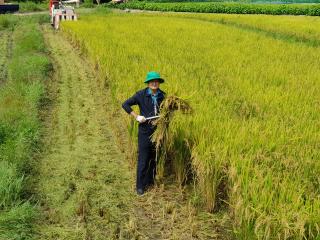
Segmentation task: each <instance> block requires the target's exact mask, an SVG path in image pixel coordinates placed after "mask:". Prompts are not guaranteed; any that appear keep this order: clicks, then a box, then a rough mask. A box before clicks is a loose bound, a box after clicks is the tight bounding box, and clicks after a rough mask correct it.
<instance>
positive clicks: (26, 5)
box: [19, 1, 49, 13]
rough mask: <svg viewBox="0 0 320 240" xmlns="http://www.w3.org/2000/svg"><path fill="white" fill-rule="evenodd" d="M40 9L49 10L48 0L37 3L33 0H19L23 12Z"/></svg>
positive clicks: (20, 10)
mask: <svg viewBox="0 0 320 240" xmlns="http://www.w3.org/2000/svg"><path fill="white" fill-rule="evenodd" d="M39 11H48V12H49V3H48V2H46V1H45V2H42V3H35V2H32V1H26V2H19V12H21V13H26V12H39Z"/></svg>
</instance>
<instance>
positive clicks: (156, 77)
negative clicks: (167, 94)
mask: <svg viewBox="0 0 320 240" xmlns="http://www.w3.org/2000/svg"><path fill="white" fill-rule="evenodd" d="M152 80H159V82H160V83H164V79H162V78H161V77H160V74H159V73H157V72H148V73H147V77H146V80H145V81H144V82H145V83H148V82H150V81H152Z"/></svg>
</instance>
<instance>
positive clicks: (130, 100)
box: [122, 93, 146, 123]
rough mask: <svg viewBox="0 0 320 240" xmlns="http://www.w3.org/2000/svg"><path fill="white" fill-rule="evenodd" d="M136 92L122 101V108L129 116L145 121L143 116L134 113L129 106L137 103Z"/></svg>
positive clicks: (141, 121)
mask: <svg viewBox="0 0 320 240" xmlns="http://www.w3.org/2000/svg"><path fill="white" fill-rule="evenodd" d="M137 95H138V94H137V93H136V94H135V95H133V96H132V97H130V98H128V99H127V100H126V101H124V103H123V104H122V108H123V109H124V110H125V111H126V112H127V113H128V114H130V115H131V116H133V117H134V118H135V119H136V120H137V121H138V122H140V123H143V122H145V121H146V119H145V117H144V116H140V115H138V114H136V113H135V112H134V111H133V109H132V108H131V106H133V105H138V104H139V101H138V96H137Z"/></svg>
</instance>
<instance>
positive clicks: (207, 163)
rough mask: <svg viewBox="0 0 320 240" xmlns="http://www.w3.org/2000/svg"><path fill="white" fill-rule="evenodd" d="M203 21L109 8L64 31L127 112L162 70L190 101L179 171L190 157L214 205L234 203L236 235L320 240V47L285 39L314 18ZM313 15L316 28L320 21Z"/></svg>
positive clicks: (180, 120)
mask: <svg viewBox="0 0 320 240" xmlns="http://www.w3.org/2000/svg"><path fill="white" fill-rule="evenodd" d="M191 16H192V17H193V18H194V19H190V18H191ZM201 17H204V16H203V15H199V14H198V15H197V14H193V15H192V14H163V13H161V14H157V15H155V14H134V15H133V14H108V15H107V16H101V15H100V16H98V15H97V16H87V17H86V18H84V19H83V20H80V21H78V22H65V23H63V25H62V28H63V31H64V32H66V33H67V34H68V35H69V36H70V37H71V38H72V39H73V40H74V41H75V42H78V44H79V46H80V47H81V48H82V49H83V51H84V52H86V53H87V54H88V55H89V57H90V58H91V59H92V61H94V63H95V65H96V66H98V68H99V69H100V72H101V74H103V75H104V76H105V77H106V78H107V79H108V84H109V86H110V88H111V92H112V96H113V101H114V104H115V105H116V106H118V107H119V108H120V105H121V102H122V101H123V100H124V99H126V98H127V97H129V96H130V95H132V94H133V93H134V92H135V91H136V90H137V89H139V88H142V87H144V85H143V84H142V80H143V79H144V76H145V74H146V72H147V71H150V70H158V71H160V73H162V74H163V76H164V78H165V79H166V80H167V81H166V84H164V85H163V88H164V90H165V91H166V92H167V93H168V94H169V95H171V94H175V95H178V96H182V97H183V98H186V99H188V101H189V102H190V103H191V106H192V108H193V109H194V114H193V115H192V116H188V117H186V116H184V115H181V114H176V115H175V117H174V119H173V121H172V122H171V123H170V129H169V130H170V134H171V135H170V137H169V139H171V141H172V142H171V143H172V144H171V148H169V151H171V153H173V155H172V156H171V157H173V160H174V162H175V168H176V173H177V174H179V172H183V168H185V167H186V166H185V165H184V164H185V163H186V162H188V161H185V160H186V159H185V158H186V157H188V155H191V160H192V171H193V172H194V173H195V177H196V182H197V187H196V189H197V191H199V192H200V193H201V195H202V200H203V201H204V203H205V205H206V207H207V208H208V210H210V211H216V212H219V211H220V210H221V209H223V206H224V205H225V204H223V202H226V205H227V206H228V208H229V212H230V217H231V219H232V221H233V226H234V234H235V235H236V238H237V239H317V237H318V236H319V225H320V218H319V216H320V212H319V211H320V207H319V206H320V198H319V183H320V179H319V176H320V172H319V169H320V166H319V159H320V152H319V149H320V148H319V137H318V136H319V121H318V119H319V118H320V116H319V111H318V110H317V108H318V105H319V101H318V97H319V95H320V85H319V76H320V72H319V68H318V66H319V64H320V63H319V54H320V49H319V47H317V46H311V45H309V44H305V42H299V41H292V39H291V37H290V36H289V37H287V36H284V37H281V38H279V37H277V36H276V35H277V34H283V32H289V33H290V34H292V33H296V34H297V35H299V34H305V35H308V31H306V32H303V31H304V30H303V29H299V28H296V29H291V28H290V27H289V26H291V25H292V24H293V23H294V22H295V21H296V22H297V23H299V21H300V20H299V19H300V18H304V17H297V18H293V17H290V18H289V17H286V16H284V17H277V18H278V20H279V21H280V22H281V24H280V27H278V25H277V21H272V19H271V20H270V21H271V22H270V24H269V25H270V26H271V25H272V27H270V26H269V30H268V31H271V30H270V28H272V29H273V30H272V31H274V32H275V35H274V34H263V31H264V27H265V26H260V25H257V24H252V26H253V27H254V26H255V27H256V28H261V31H252V30H250V31H249V30H248V29H245V28H242V27H237V26H234V25H233V24H221V23H220V22H217V23H216V22H214V21H210V16H209V17H208V18H209V20H206V19H200V20H199V18H201ZM217 17H218V16H217ZM254 17H255V16H252V18H254ZM256 17H257V18H258V16H256ZM269 18H271V16H269ZM226 21H227V20H226ZM234 21H236V20H234ZM252 21H253V20H252ZM290 21H293V23H291V24H289V23H288V22H290ZM303 21H305V23H304V24H305V25H306V26H307V24H309V25H310V26H311V27H310V28H316V24H317V18H312V17H308V18H304V20H303ZM248 24H249V23H248ZM261 24H262V23H261ZM266 24H267V23H266ZM262 25H263V24H262ZM250 26H251V25H250ZM277 31H278V32H277ZM312 34H313V33H310V36H311V37H312ZM101 39H104V41H101ZM306 41H307V40H306ZM123 114H124V116H125V113H123ZM127 123H128V128H129V131H130V133H131V134H132V139H133V141H135V137H136V136H135V134H136V128H135V125H132V124H131V120H129V118H127ZM132 126H134V127H132ZM186 143H187V144H186ZM186 146H187V148H186ZM181 151H184V152H185V153H186V154H177V152H181ZM188 152H189V153H190V154H188Z"/></svg>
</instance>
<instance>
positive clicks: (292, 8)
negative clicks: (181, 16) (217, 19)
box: [107, 1, 320, 16]
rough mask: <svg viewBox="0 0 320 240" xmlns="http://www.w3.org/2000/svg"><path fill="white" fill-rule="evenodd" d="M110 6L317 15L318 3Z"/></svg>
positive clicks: (184, 3) (210, 3) (200, 3)
mask: <svg viewBox="0 0 320 240" xmlns="http://www.w3.org/2000/svg"><path fill="white" fill-rule="evenodd" d="M107 6H108V7H111V8H119V9H126V8H129V9H141V10H148V11H162V12H168V11H169V12H199V13H228V14H269V15H310V16H319V15H320V6H319V5H318V4H300V5H299V4H250V3H249V4H248V3H228V2H179V3H156V2H139V1H132V2H128V3H124V4H107Z"/></svg>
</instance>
